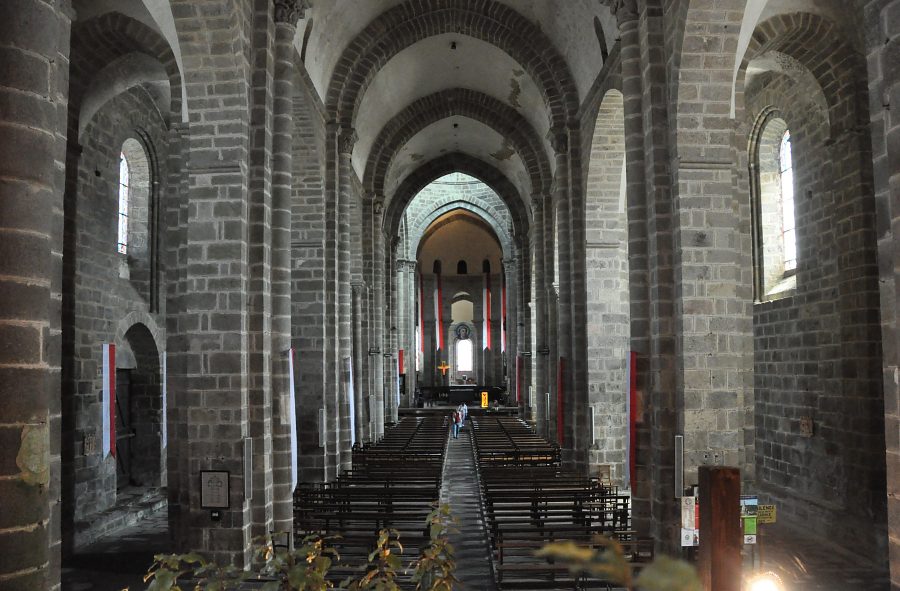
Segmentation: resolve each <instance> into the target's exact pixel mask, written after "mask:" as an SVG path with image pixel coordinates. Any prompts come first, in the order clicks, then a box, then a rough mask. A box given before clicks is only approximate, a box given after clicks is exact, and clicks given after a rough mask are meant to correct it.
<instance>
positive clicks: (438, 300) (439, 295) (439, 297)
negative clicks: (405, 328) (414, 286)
mask: <svg viewBox="0 0 900 591" xmlns="http://www.w3.org/2000/svg"><path fill="white" fill-rule="evenodd" d="M443 301H444V290H443V288H442V286H441V274H440V273H436V274H435V276H434V338H435V339H436V340H437V350H438V351H440V350H441V349H443V348H444V306H442V305H441V304H442V302H443Z"/></svg>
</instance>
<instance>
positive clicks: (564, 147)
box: [547, 125, 569, 155]
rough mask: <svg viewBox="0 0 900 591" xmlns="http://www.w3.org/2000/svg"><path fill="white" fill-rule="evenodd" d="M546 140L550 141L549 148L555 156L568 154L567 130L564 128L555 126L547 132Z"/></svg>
mask: <svg viewBox="0 0 900 591" xmlns="http://www.w3.org/2000/svg"><path fill="white" fill-rule="evenodd" d="M547 139H548V140H550V147H551V148H553V151H554V152H556V154H557V155H566V154H568V153H569V130H568V129H567V128H565V127H561V126H559V125H555V126H553V127H551V128H550V130H549V131H547Z"/></svg>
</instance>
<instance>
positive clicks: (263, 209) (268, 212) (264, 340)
mask: <svg viewBox="0 0 900 591" xmlns="http://www.w3.org/2000/svg"><path fill="white" fill-rule="evenodd" d="M273 12H274V3H264V4H257V5H256V7H255V9H254V12H253V32H252V36H251V43H252V49H251V51H252V54H253V58H252V59H251V62H250V63H251V67H252V70H251V87H252V92H251V93H250V95H249V96H250V134H249V138H250V152H249V156H250V158H249V190H250V198H249V217H248V224H249V231H248V235H247V240H248V243H247V247H248V256H247V264H248V271H249V276H248V279H249V281H248V289H247V302H246V309H247V327H248V355H247V359H248V372H247V373H248V375H247V399H248V412H249V419H250V429H249V434H248V435H249V437H250V442H251V443H250V445H251V447H252V451H253V462H252V472H251V474H250V478H252V484H251V487H252V497H251V499H250V508H251V515H252V525H251V532H250V534H251V536H252V537H257V536H262V535H265V534H267V533H269V532H271V531H272V528H273V525H274V522H273V505H272V500H273V499H272V495H273V484H274V483H273V480H272V468H273V466H272V454H271V451H272V429H273V419H274V417H273V416H272V405H273V402H274V401H273V389H272V386H273V377H274V376H273V374H272V368H273V351H272V339H271V338H269V337H270V335H271V333H272V292H271V289H272V258H271V257H272V250H271V249H272V230H273V228H272V130H273V98H274V97H273V92H272V91H273V88H272V86H271V80H272V78H273V76H274V69H275V55H274V50H275V47H274V45H275V30H274V29H275V21H274V18H273V16H272V15H273ZM217 326H218V327H222V326H223V325H217ZM245 443H246V442H245Z"/></svg>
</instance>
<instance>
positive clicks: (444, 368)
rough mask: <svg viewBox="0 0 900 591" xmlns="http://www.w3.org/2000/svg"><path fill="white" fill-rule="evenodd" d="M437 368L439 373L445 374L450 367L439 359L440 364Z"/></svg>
mask: <svg viewBox="0 0 900 591" xmlns="http://www.w3.org/2000/svg"><path fill="white" fill-rule="evenodd" d="M438 369H439V370H441V375H442V376H445V375H447V370H448V369H450V366H449V365H447V362H446V361H441V364H440V365H438Z"/></svg>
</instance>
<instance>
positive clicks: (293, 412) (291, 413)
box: [287, 347, 297, 491]
mask: <svg viewBox="0 0 900 591" xmlns="http://www.w3.org/2000/svg"><path fill="white" fill-rule="evenodd" d="M287 415H288V423H289V424H290V426H291V491H293V490H294V489H295V488H297V398H296V394H294V348H293V347H291V348H290V349H288V408H287Z"/></svg>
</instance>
